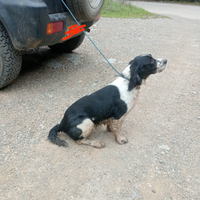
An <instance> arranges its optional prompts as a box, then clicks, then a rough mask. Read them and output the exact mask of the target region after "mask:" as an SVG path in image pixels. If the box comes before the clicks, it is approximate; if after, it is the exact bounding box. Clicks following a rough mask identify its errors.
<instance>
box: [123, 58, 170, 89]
mask: <svg viewBox="0 0 200 200" xmlns="http://www.w3.org/2000/svg"><path fill="white" fill-rule="evenodd" d="M166 64H167V60H166V59H155V58H153V57H152V55H150V54H148V55H141V56H137V57H136V58H135V59H134V60H132V61H130V63H129V65H128V67H126V69H125V70H124V71H123V72H122V74H123V75H124V76H125V77H126V78H128V79H130V81H129V85H128V90H129V91H131V90H132V89H133V88H134V87H136V86H139V85H141V84H142V82H143V81H145V80H146V79H147V78H148V77H149V76H150V75H151V74H156V73H157V72H162V71H163V70H164V69H165V67H166Z"/></svg>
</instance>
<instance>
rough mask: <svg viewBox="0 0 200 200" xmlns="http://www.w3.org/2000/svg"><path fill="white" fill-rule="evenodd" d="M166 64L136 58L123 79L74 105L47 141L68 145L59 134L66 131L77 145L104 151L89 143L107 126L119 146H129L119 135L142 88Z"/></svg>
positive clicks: (94, 142) (93, 143) (98, 143)
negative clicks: (94, 133) (94, 132)
mask: <svg viewBox="0 0 200 200" xmlns="http://www.w3.org/2000/svg"><path fill="white" fill-rule="evenodd" d="M166 64H167V60H164V59H154V58H153V57H152V56H151V55H150V54H148V55H141V56H137V57H136V58H135V59H134V60H132V61H131V62H130V63H129V65H128V66H127V67H126V68H125V70H124V71H123V72H122V75H123V76H124V77H119V78H117V79H116V80H115V81H113V82H112V83H111V84H110V85H108V86H106V87H104V88H102V89H100V90H98V91H96V92H94V93H92V94H90V95H87V96H84V97H82V98H81V99H79V100H78V101H76V102H75V103H74V104H72V105H71V106H70V107H69V108H68V109H67V111H66V112H65V115H64V117H63V119H62V121H61V123H60V124H58V125H56V126H54V127H53V128H52V129H51V130H50V132H49V136H48V139H49V140H50V141H51V142H53V143H55V144H57V145H59V146H67V143H66V142H65V141H64V140H61V139H60V138H58V137H57V133H58V132H60V131H63V132H65V133H67V134H68V135H69V136H70V137H71V138H72V139H74V140H75V141H77V143H78V144H84V145H89V146H92V147H96V148H103V147H104V146H105V144H104V143H102V142H100V141H91V140H87V137H88V136H89V135H90V133H91V132H92V130H93V129H94V128H96V127H97V126H98V125H101V124H104V125H107V129H108V131H110V132H112V133H113V134H114V136H115V138H116V141H117V142H118V143H119V144H125V143H127V142H128V140H127V139H126V138H125V137H123V136H120V129H121V126H122V123H123V121H124V119H125V117H126V115H127V114H128V113H129V112H130V111H131V110H132V108H133V107H134V105H135V102H136V99H137V96H138V93H139V89H140V86H141V85H142V84H143V82H145V80H146V79H147V78H148V76H149V75H151V74H155V73H157V72H162V71H163V70H164V69H165V67H166Z"/></svg>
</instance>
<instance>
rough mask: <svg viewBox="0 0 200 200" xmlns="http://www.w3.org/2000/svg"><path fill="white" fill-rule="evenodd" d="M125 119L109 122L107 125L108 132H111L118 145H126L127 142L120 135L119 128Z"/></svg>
mask: <svg viewBox="0 0 200 200" xmlns="http://www.w3.org/2000/svg"><path fill="white" fill-rule="evenodd" d="M124 119H125V117H122V118H120V119H119V120H115V119H112V120H109V122H108V124H107V129H108V131H110V132H112V133H113V135H114V136H115V139H116V141H117V142H118V143H119V144H126V143H127V142H128V139H126V138H125V137H124V136H121V135H120V132H121V127H122V124H123V122H124Z"/></svg>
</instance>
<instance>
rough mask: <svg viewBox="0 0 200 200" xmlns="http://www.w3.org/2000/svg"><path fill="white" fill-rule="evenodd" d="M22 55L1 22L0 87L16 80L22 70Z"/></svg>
mask: <svg viewBox="0 0 200 200" xmlns="http://www.w3.org/2000/svg"><path fill="white" fill-rule="evenodd" d="M21 64H22V55H21V53H20V51H17V50H16V49H15V48H14V46H13V45H12V42H11V40H10V38H9V35H8V33H7V31H6V29H5V28H4V26H3V24H2V23H1V22H0V89H1V88H3V87H5V86H7V85H8V84H10V83H11V82H12V81H14V80H15V79H16V78H17V76H18V75H19V72H20V70H21Z"/></svg>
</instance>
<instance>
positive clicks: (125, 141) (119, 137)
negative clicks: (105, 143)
mask: <svg viewBox="0 0 200 200" xmlns="http://www.w3.org/2000/svg"><path fill="white" fill-rule="evenodd" d="M116 140H117V142H118V143H119V144H126V143H128V139H127V138H125V137H123V136H117V137H116Z"/></svg>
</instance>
